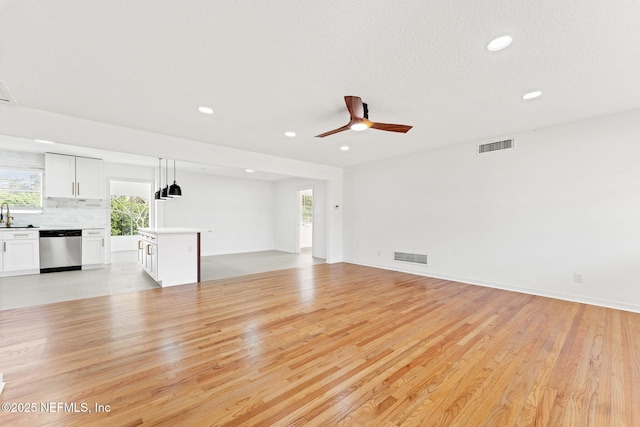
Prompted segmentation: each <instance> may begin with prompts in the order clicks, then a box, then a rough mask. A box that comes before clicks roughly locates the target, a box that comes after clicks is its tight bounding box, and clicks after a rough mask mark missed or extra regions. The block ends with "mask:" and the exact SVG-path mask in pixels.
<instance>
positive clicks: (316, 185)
mask: <svg viewBox="0 0 640 427" xmlns="http://www.w3.org/2000/svg"><path fill="white" fill-rule="evenodd" d="M307 188H313V256H314V257H318V258H325V259H326V258H327V230H328V225H327V217H328V216H329V215H328V214H329V212H330V211H331V207H330V206H329V204H328V200H327V199H328V198H327V191H328V190H327V182H326V181H322V180H316V179H305V178H291V179H286V180H282V181H277V182H276V186H275V192H276V216H275V220H276V222H275V227H276V228H275V230H276V231H275V232H276V242H275V244H276V249H277V250H279V251H284V252H291V253H296V252H298V242H297V240H296V239H297V228H298V191H299V190H302V189H307Z"/></svg>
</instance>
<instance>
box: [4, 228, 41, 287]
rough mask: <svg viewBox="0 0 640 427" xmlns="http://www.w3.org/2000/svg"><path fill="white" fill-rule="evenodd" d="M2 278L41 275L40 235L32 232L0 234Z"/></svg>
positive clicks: (6, 232)
mask: <svg viewBox="0 0 640 427" xmlns="http://www.w3.org/2000/svg"><path fill="white" fill-rule="evenodd" d="M0 242H2V256H1V257H0V258H1V260H0V277H1V276H19V275H22V274H38V273H40V234H39V233H38V231H32V230H12V231H6V230H3V231H1V232H0Z"/></svg>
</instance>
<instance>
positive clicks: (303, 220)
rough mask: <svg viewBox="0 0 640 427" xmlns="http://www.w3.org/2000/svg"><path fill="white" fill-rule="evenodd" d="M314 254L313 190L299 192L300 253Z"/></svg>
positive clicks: (306, 189) (307, 189)
mask: <svg viewBox="0 0 640 427" xmlns="http://www.w3.org/2000/svg"><path fill="white" fill-rule="evenodd" d="M312 252H313V188H305V189H302V190H298V253H308V254H312Z"/></svg>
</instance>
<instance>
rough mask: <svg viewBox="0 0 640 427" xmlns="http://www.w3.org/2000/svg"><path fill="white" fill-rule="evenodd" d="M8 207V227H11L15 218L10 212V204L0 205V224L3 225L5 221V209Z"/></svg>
mask: <svg viewBox="0 0 640 427" xmlns="http://www.w3.org/2000/svg"><path fill="white" fill-rule="evenodd" d="M5 206H6V207H7V222H6V224H7V227H11V220H12V219H13V217H12V216H11V212H9V204H8V203H7V202H4V203H2V205H0V224H2V223H3V222H5V221H4V207H5Z"/></svg>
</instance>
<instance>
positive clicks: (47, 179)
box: [44, 153, 76, 197]
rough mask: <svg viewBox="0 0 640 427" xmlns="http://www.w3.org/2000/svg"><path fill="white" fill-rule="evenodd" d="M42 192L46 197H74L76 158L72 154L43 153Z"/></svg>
mask: <svg viewBox="0 0 640 427" xmlns="http://www.w3.org/2000/svg"><path fill="white" fill-rule="evenodd" d="M44 194H45V196H46V197H75V195H76V158H75V157H74V156H64V155H61V154H51V153H46V154H45V157H44Z"/></svg>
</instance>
